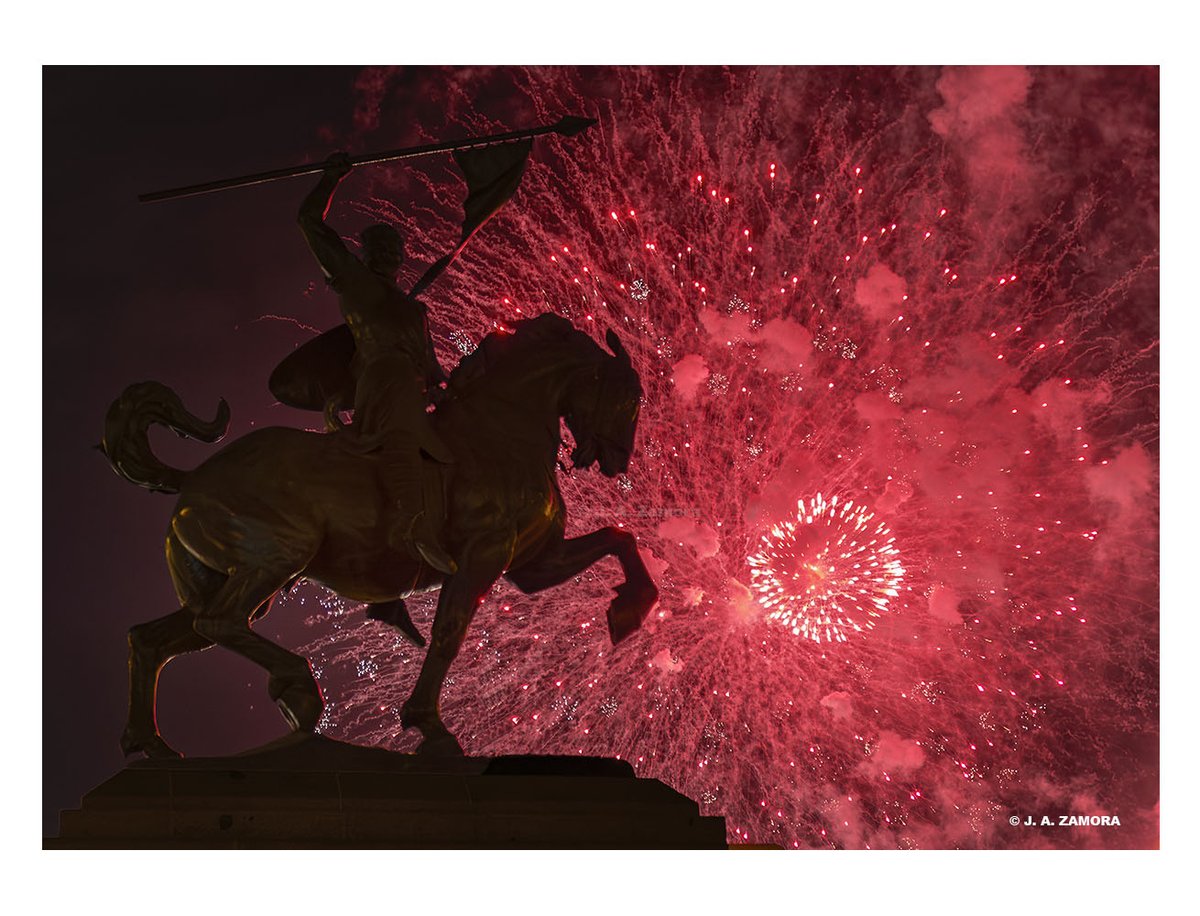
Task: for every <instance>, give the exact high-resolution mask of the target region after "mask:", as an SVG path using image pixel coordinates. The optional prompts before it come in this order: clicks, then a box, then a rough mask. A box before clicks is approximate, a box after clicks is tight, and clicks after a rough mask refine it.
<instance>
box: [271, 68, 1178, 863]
mask: <svg viewBox="0 0 1200 916" xmlns="http://www.w3.org/2000/svg"><path fill="white" fill-rule="evenodd" d="M425 78H426V81H427V84H428V85H427V86H422V87H420V88H421V89H422V91H421V92H416V93H413V92H412V87H411V86H406V87H405V89H404V91H405V93H406V95H405V98H411V97H420V98H422V99H425V100H426V101H424V102H422V103H421V104H427V105H428V106H430V110H429V111H428V112H425V114H427V115H428V117H427V118H425V119H424V120H421V114H422V113H421V112H420V111H416V112H415V114H414V119H415V120H418V121H420V122H421V123H429V124H436V125H438V127H439V129H440V127H441V126H442V124H443V122H444V119H445V118H446V117H449V118H450V120H451V121H452V122H454V123H455V125H457V126H460V127H462V128H466V129H471V130H485V129H498V128H501V127H503V126H504V122H507V121H510V120H511V121H512V123H518V122H520V123H524V121H525V120H529V118H530V117H531V116H537V117H543V118H545V117H552V116H554V115H555V114H556V113H559V112H561V111H580V112H586V113H589V114H593V113H594V114H596V115H598V116H599V117H600V119H601V125H600V127H599V128H597V129H595V131H594V133H595V134H596V136H595V137H591V138H589V142H588V143H581V144H571V145H562V144H559V143H557V141H551V142H549V143H547V144H546V145H545V147H543V148H542V149H540V150H539V153H538V157H537V159H536V161H533V162H531V165H530V169H529V172H528V174H527V177H526V179H525V182H524V184H523V186H522V190H521V191H520V192H519V194H518V196H517V197H516V198H515V199H514V201H513V202H512V203H511V204H510V205H509V206H508V208H507V209H506V210H505V211H503V212H502V213H501V214H500V215H499V216H498V217H497V218H496V219H495V220H494V221H493V223H491V224H489V226H488V227H487V228H486V229H485V230H484V232H482V233H481V234H480V236H479V237H478V238H477V239H476V240H475V241H474V242H473V243H472V246H473V247H472V248H471V249H470V250H469V251H468V252H467V254H466V255H464V257H463V259H462V261H461V263H460V264H459V265H458V266H457V267H456V270H457V273H456V274H455V275H454V277H453V278H452V279H447V280H446V281H443V282H442V284H441V286H440V288H435V289H434V290H431V291H430V293H429V294H428V296H427V298H428V301H429V303H430V311H431V315H432V316H433V317H434V321H435V324H436V325H437V328H438V336H439V339H438V345H439V350H440V352H441V354H442V357H443V360H444V361H446V362H448V363H452V362H453V361H454V360H455V359H457V356H458V355H459V354H461V353H462V352H467V351H469V350H470V349H471V348H472V347H473V346H474V345H475V344H477V342H478V341H479V340H480V339H481V338H482V336H483V335H484V334H485V333H487V332H489V331H490V330H492V329H494V328H495V327H499V326H507V325H508V324H510V323H511V322H513V321H517V320H520V319H521V318H523V317H529V316H532V315H536V314H539V313H541V312H545V311H555V312H558V313H559V314H562V315H565V316H566V317H568V318H570V319H571V320H572V321H574V322H575V323H577V324H578V325H579V326H580V327H584V328H591V329H594V331H595V334H596V335H597V337H598V338H599V336H600V335H602V334H603V332H604V331H605V330H607V329H609V328H613V329H616V331H617V332H618V333H619V334H620V335H621V337H622V340H623V341H624V342H625V344H626V346H627V347H628V348H629V350H630V351H631V353H632V354H633V359H634V362H635V365H636V366H637V367H638V368H639V371H640V372H641V374H642V379H643V384H644V387H645V389H646V398H645V403H644V406H643V410H642V420H641V425H640V430H639V443H638V453H637V454H636V455H635V458H634V462H633V465H632V467H631V469H630V472H629V474H628V475H627V476H626V477H624V478H622V479H620V480H617V481H608V480H605V479H602V478H601V477H600V476H599V475H592V474H577V475H573V476H569V477H564V478H563V480H562V486H563V491H564V496H565V498H566V502H567V507H568V512H569V516H570V517H569V522H568V535H569V536H570V535H574V534H579V533H583V532H585V531H588V530H591V529H593V528H596V527H599V526H602V525H606V524H622V525H624V526H625V527H626V528H628V529H630V530H632V531H634V532H635V533H636V534H637V535H638V536H639V539H640V543H641V545H642V548H643V551H644V552H645V553H647V559H648V565H649V566H650V568H651V571H652V573H653V574H654V575H655V577H656V579H657V581H658V583H659V585H660V588H661V590H662V600H661V603H660V606H659V608H658V609H657V610H656V611H655V612H654V614H653V615H652V618H651V619H650V620H649V621H648V625H647V626H646V627H645V629H644V631H643V632H642V633H641V634H639V635H638V636H636V637H635V638H633V639H630V640H629V641H627V642H626V643H623V644H622V645H621V646H619V647H617V648H613V647H612V646H610V645H609V644H608V642H607V638H606V633H605V627H604V620H603V611H604V608H605V606H606V605H607V602H608V600H609V598H610V597H611V592H610V588H611V586H612V585H613V584H615V583H616V581H618V572H617V569H616V567H615V564H613V565H605V564H600V565H598V566H597V567H595V568H593V569H592V570H589V571H588V572H586V573H585V574H583V575H581V576H579V577H578V578H577V579H576V580H575V581H574V582H572V583H568V584H567V585H565V586H563V587H561V588H559V589H556V590H554V591H553V592H550V593H547V594H546V595H545V596H544V597H542V596H539V597H536V598H531V597H526V596H522V595H520V594H519V593H517V592H515V591H514V590H512V589H510V588H508V587H507V586H503V585H501V586H498V588H497V590H496V591H495V592H494V593H493V595H492V596H491V598H490V599H489V600H488V602H487V603H486V604H485V606H484V607H483V608H482V609H481V611H480V613H479V614H478V616H477V618H476V622H475V623H474V625H473V626H472V628H471V630H470V632H469V633H468V636H467V640H466V643H465V645H464V649H463V651H462V654H461V655H460V656H459V659H458V661H457V663H456V665H455V667H454V668H452V669H451V676H450V678H449V680H448V681H447V685H448V686H447V689H446V692H445V695H444V701H443V707H444V716H445V719H446V721H447V723H448V724H449V726H450V727H451V728H452V729H454V730H456V732H457V733H458V734H459V736H460V738H461V739H462V741H463V743H464V745H465V747H466V748H467V750H468V753H472V754H477V755H486V754H498V753H515V752H523V753H587V754H604V755H612V756H620V757H622V758H624V759H627V760H630V761H631V762H632V763H633V764H634V765H635V767H636V768H637V770H638V772H639V773H640V774H641V775H644V776H649V777H655V778H659V779H662V780H663V781H665V782H667V783H668V784H670V785H672V786H674V787H675V788H677V789H679V790H680V791H682V792H685V793H687V794H689V795H690V796H692V797H693V798H695V799H697V800H698V801H699V802H700V803H701V808H702V811H703V812H704V813H709V814H723V815H724V816H725V817H726V818H727V823H728V825H729V829H730V840H731V842H752V843H776V844H779V845H782V846H787V847H813V846H816V847H821V846H825V847H847V848H862V847H871V848H880V847H890V848H895V847H925V848H930V847H933V848H940V847H984V848H988V847H1040V846H1064V847H1088V846H1112V847H1137V846H1146V845H1153V844H1154V843H1155V842H1156V837H1157V810H1156V803H1157V750H1156V747H1157V698H1158V693H1157V691H1158V687H1157V684H1158V680H1157V638H1158V630H1157V626H1158V618H1157V586H1158V580H1157V545H1156V526H1157V511H1158V497H1157V311H1156V308H1157V230H1156V223H1155V220H1156V209H1155V207H1156V205H1155V203H1154V201H1155V200H1156V194H1157V165H1156V148H1155V145H1154V144H1155V140H1154V130H1155V128H1154V123H1155V119H1156V117H1157V113H1156V110H1155V109H1154V105H1153V102H1152V100H1153V98H1154V97H1155V94H1156V91H1157V87H1156V85H1155V82H1154V80H1155V78H1154V76H1153V74H1152V72H1148V71H1147V72H1142V71H1129V70H1125V71H1115V70H1103V69H1098V70H1092V69H1085V68H1073V69H1070V70H1050V69H1048V70H1037V71H1032V72H1027V71H1024V70H1020V69H1013V70H1009V69H997V70H945V71H941V70H937V69H904V70H876V69H868V70H842V69H836V70H835V69H815V70H803V69H792V70H767V69H743V70H737V69H734V70H715V69H696V68H690V69H684V70H653V69H651V70H645V69H632V68H628V69H627V68H620V69H590V70H588V69H585V70H580V71H566V70H553V69H550V70H495V71H486V70H485V71H477V72H474V73H472V74H470V75H462V74H457V73H455V72H453V71H445V72H434V73H429V74H426V77H425ZM393 79H395V80H398V79H399V76H395V77H394V78H393ZM384 81H385V82H387V80H386V79H385V80H384ZM398 86H399V84H398V83H396V85H395V86H393V89H394V90H395V89H397V87H398ZM426 90H427V91H426ZM498 96H499V97H503V98H508V99H512V100H513V102H512V110H511V111H504V112H497V113H496V115H495V117H496V121H489V120H487V119H485V118H482V117H479V116H477V115H475V114H473V113H472V106H471V105H470V104H469V102H468V100H469V99H472V98H483V97H487V98H495V97H498ZM386 97H387V96H386V93H385V94H384V96H383V98H386ZM378 98H379V97H376V99H377V101H378ZM1082 98H1089V99H1092V100H1093V102H1094V104H1090V105H1089V106H1088V107H1084V106H1083V105H1082V104H1081V102H1080V99H1082ZM414 104H415V103H414ZM435 110H437V111H440V112H442V113H441V114H435V113H434V112H435ZM406 139H407V138H406ZM457 193H459V192H458V191H457V189H456V185H455V184H454V181H453V180H452V179H451V177H450V175H449V172H446V173H442V172H441V171H439V170H438V169H437V168H434V169H433V170H431V171H430V172H429V173H408V172H406V173H399V172H389V173H387V174H385V175H381V176H379V177H378V178H377V179H376V184H375V185H374V186H373V187H372V188H371V189H370V193H369V194H368V195H367V196H365V197H363V198H362V199H360V201H359V202H358V204H357V210H358V211H359V212H360V214H361V216H362V217H363V221H364V222H365V221H366V220H367V219H373V218H377V217H380V216H382V217H385V218H389V219H392V220H394V221H395V222H396V223H397V224H398V225H399V226H400V227H401V228H402V230H403V231H404V232H405V233H406V235H407V236H408V238H409V239H410V244H409V248H410V252H411V253H412V254H413V255H414V256H415V258H416V260H424V261H425V262H428V261H430V260H432V259H433V258H435V257H436V256H437V255H438V254H439V253H440V252H441V250H443V249H445V248H447V247H449V243H450V241H451V240H452V238H453V236H454V234H455V232H456V229H455V227H454V226H453V225H452V224H451V220H452V217H453V214H454V213H455V212H456V207H457V203H458V200H457V198H456V196H455V195H456V194H457ZM410 200H411V201H415V202H416V203H415V205H414V206H408V205H407V202H408V201H410ZM390 201H404V202H405V205H404V206H398V205H395V204H393V203H390ZM818 493H821V494H826V495H827V496H830V497H831V495H832V494H838V496H839V505H840V506H846V507H848V506H850V505H851V504H853V507H854V511H855V512H857V513H860V514H859V515H858V516H857V517H858V518H860V519H868V518H870V521H869V522H866V523H865V524H867V525H868V529H869V531H870V532H871V533H872V537H875V538H876V539H877V543H876V544H875V545H874V547H873V548H872V550H877V551H878V556H877V558H876V559H875V560H874V562H876V563H877V564H878V565H877V567H876V571H877V575H878V577H879V583H878V585H879V588H881V589H883V590H884V591H886V595H885V596H883V597H886V602H887V611H886V613H882V614H880V615H879V616H878V617H874V616H872V613H873V612H872V609H874V613H878V612H879V610H880V607H879V604H878V602H877V601H874V600H873V598H878V597H881V596H879V595H876V594H874V593H873V592H870V591H868V592H867V593H866V594H864V595H863V596H862V597H861V598H860V599H857V600H856V603H855V605H854V609H853V613H849V612H847V613H846V614H843V618H844V622H843V624H842V625H841V626H840V628H838V627H836V626H835V625H834V624H829V625H827V629H825V630H822V629H821V627H820V626H819V625H818V624H817V623H816V621H818V620H819V619H820V614H818V615H817V616H813V617H810V616H807V615H806V612H805V611H804V610H803V607H804V605H798V606H797V605H794V604H791V605H788V606H789V607H792V610H790V611H789V610H784V605H783V604H781V603H780V602H781V599H779V598H778V596H776V597H775V598H773V597H772V596H773V595H775V593H774V592H772V591H771V590H770V587H765V597H764V585H763V583H764V581H765V580H764V579H763V578H762V577H763V576H764V574H765V571H766V570H767V565H765V564H764V558H765V556H766V555H765V554H764V552H763V545H764V543H779V542H780V537H781V536H780V535H775V536H774V537H773V535H772V532H784V533H787V537H790V538H793V539H795V538H796V537H797V536H798V534H799V533H800V528H803V527H806V526H800V527H799V528H795V529H794V530H792V531H790V532H788V529H787V526H788V525H793V526H794V525H795V523H796V510H797V503H798V501H799V500H812V499H813V498H814V496H815V494H818ZM821 499H822V503H821V505H830V506H831V505H832V499H831V498H830V499H829V502H828V503H825V502H824V497H822V498H821ZM809 505H810V509H811V506H812V504H811V503H810V504H809ZM812 515H813V516H814V517H818V516H820V517H823V518H825V519H826V524H827V525H828V524H831V522H830V519H832V516H831V515H828V514H825V515H822V513H821V512H817V511H813V512H812ZM843 520H844V519H843ZM877 526H880V527H877ZM882 526H886V531H887V534H886V536H885V534H884V531H885V529H884V527H882ZM893 537H894V539H895V540H894V544H892V543H891V541H890V539H891V538H893ZM764 538H765V539H766V541H765V542H764ZM885 543H887V544H888V546H887V549H886V551H885V550H884V549H883V548H882V545H884V544H885ZM806 547H807V548H808V549H811V550H813V551H815V552H816V554H817V555H820V552H821V549H822V548H821V546H820V545H819V544H807V545H806V544H801V545H799V549H801V552H803V549H805V548H806ZM893 551H895V553H893ZM776 552H777V553H778V551H776ZM868 562H870V560H868ZM901 570H902V572H901ZM756 576H757V578H756ZM810 584H811V583H810ZM844 584H845V583H843V585H844ZM893 593H894V594H893ZM289 600H292V601H301V602H303V603H304V604H305V606H306V607H309V608H311V613H310V617H309V622H310V623H311V624H312V630H313V640H312V642H311V644H310V645H309V646H307V647H306V648H305V651H306V653H307V654H308V655H309V657H310V658H312V659H313V662H314V666H315V667H316V668H317V669H318V670H319V672H320V678H321V684H322V688H323V690H324V691H325V693H326V696H327V698H328V699H329V701H330V709H329V710H328V713H327V717H326V721H325V723H324V727H325V729H326V730H327V731H328V732H329V733H330V734H333V735H336V736H338V737H342V738H345V739H348V740H355V741H362V742H368V743H379V744H383V745H386V746H389V747H394V748H397V749H411V748H412V747H413V746H414V745H415V743H416V738H415V736H411V735H408V734H406V733H404V732H403V731H402V730H401V728H400V725H399V708H400V704H401V703H402V702H403V700H404V698H405V697H406V696H407V694H408V691H409V690H410V689H411V686H412V683H413V681H414V679H415V676H416V671H417V668H418V667H419V664H420V659H421V656H420V654H419V653H417V652H415V651H414V650H413V649H412V648H411V647H409V646H407V645H405V644H403V643H402V642H401V641H400V640H399V639H398V638H397V637H396V635H395V634H394V633H393V632H392V631H390V630H388V629H387V628H386V627H384V626H382V625H377V624H364V623H363V621H362V611H361V609H359V608H355V607H354V606H342V605H340V604H339V603H338V602H331V601H329V600H328V599H327V598H324V597H318V598H317V600H318V602H319V603H317V604H314V603H313V601H314V596H313V595H312V593H311V592H310V593H308V595H307V596H304V595H301V596H300V597H297V598H293V599H289ZM772 601H774V603H772ZM432 607H433V604H432V600H431V599H429V598H425V599H418V600H415V601H413V602H412V608H413V612H414V613H413V616H414V619H415V620H416V621H417V623H418V626H420V627H421V628H422V629H423V630H426V631H427V630H428V626H429V624H430V622H431V614H432ZM821 613H825V612H821ZM772 615H775V616H776V617H779V616H784V617H786V618H787V619H790V620H791V621H793V623H794V624H796V625H795V626H780V625H779V621H777V620H772V619H771V618H772ZM789 615H790V616H789ZM797 622H798V623H797ZM871 622H874V624H875V625H874V627H873V628H871V627H870V623H871ZM855 624H857V625H858V628H860V629H861V632H858V631H856V627H855V626H854V625H855ZM806 627H807V629H806ZM794 628H796V629H800V631H801V632H800V634H799V635H800V636H804V635H813V634H814V633H817V632H820V634H821V637H822V638H821V640H820V641H816V640H815V639H806V638H798V636H797V634H796V633H794V632H793V629H794ZM845 631H848V632H845ZM830 635H832V636H833V639H832V641H831V640H830V639H829V638H828V636H830ZM839 635H841V636H844V637H845V638H844V639H839V638H838V636H839ZM1042 812H1047V813H1079V814H1117V815H1119V816H1120V817H1121V822H1122V826H1121V828H1120V829H1116V830H1114V829H1108V828H1065V829H1063V830H1061V831H1047V830H1042V831H1038V830H1034V829H1030V828H1016V827H1011V826H1009V823H1008V819H1009V817H1010V816H1011V815H1014V814H1020V815H1024V814H1027V813H1042Z"/></svg>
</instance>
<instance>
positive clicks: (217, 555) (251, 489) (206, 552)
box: [171, 428, 438, 602]
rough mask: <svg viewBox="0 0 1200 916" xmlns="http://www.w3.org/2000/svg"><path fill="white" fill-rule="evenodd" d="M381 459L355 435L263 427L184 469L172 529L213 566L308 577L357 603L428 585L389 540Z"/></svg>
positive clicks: (433, 582) (425, 577)
mask: <svg viewBox="0 0 1200 916" xmlns="http://www.w3.org/2000/svg"><path fill="white" fill-rule="evenodd" d="M375 464H376V459H375V458H373V457H372V455H370V454H363V453H362V451H361V450H360V449H358V448H356V446H355V443H354V440H353V434H352V433H350V432H349V431H347V432H345V433H336V434H332V435H331V434H316V433H306V432H301V431H298V430H291V429H282V428H271V429H264V430H260V431H258V432H255V433H251V434H250V435H248V436H245V437H244V438H242V439H239V440H237V441H236V442H234V443H232V444H231V445H229V446H228V447H227V448H225V449H223V450H222V451H221V452H219V453H218V454H216V455H214V456H213V457H212V458H210V459H209V460H208V461H206V462H205V463H204V464H202V465H201V466H200V467H199V468H197V469H196V470H195V471H193V472H192V473H191V474H189V475H188V477H187V479H186V481H185V482H184V486H183V487H182V489H181V491H180V497H179V501H178V503H177V505H176V509H175V513H174V515H173V516H172V518H171V532H172V534H173V535H174V536H175V537H176V538H177V539H178V540H179V541H180V543H181V544H182V545H183V546H185V547H186V548H187V550H188V551H189V553H191V554H192V555H193V556H194V557H195V558H196V559H198V560H199V561H200V562H202V563H203V564H204V565H206V566H208V567H210V568H212V569H216V570H228V569H245V568H251V567H252V568H258V569H263V570H266V569H269V570H272V571H274V572H275V574H276V575H277V576H278V577H280V578H281V580H282V581H281V584H283V583H286V582H287V581H289V580H290V579H293V578H295V577H296V576H304V577H306V578H310V579H313V580H314V581H317V582H320V583H322V584H323V585H326V586H328V587H329V588H330V589H332V590H333V591H335V592H337V593H338V594H339V595H341V596H343V597H345V598H349V599H351V600H353V601H364V602H379V601H387V600H391V599H394V598H397V597H399V596H401V595H404V594H407V593H409V592H412V591H414V590H421V589H423V588H429V587H432V586H434V585H436V583H437V581H438V577H435V576H432V575H429V573H428V572H427V571H425V572H424V574H422V571H421V569H420V565H419V564H418V563H417V562H416V561H415V560H413V559H412V558H410V557H407V556H405V555H403V554H399V553H397V552H396V551H394V550H391V549H390V548H388V546H387V526H388V520H387V518H386V517H385V514H384V508H385V506H386V499H385V498H384V493H383V489H382V487H381V484H380V482H379V478H378V475H377V473H376V470H375ZM173 575H174V572H173Z"/></svg>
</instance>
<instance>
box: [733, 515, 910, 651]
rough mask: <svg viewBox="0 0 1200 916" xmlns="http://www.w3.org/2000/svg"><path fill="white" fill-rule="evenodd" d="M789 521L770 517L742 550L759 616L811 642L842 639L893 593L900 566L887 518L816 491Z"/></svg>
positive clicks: (866, 625)
mask: <svg viewBox="0 0 1200 916" xmlns="http://www.w3.org/2000/svg"><path fill="white" fill-rule="evenodd" d="M796 508H797V514H796V518H795V520H794V521H790V522H784V523H783V524H779V525H774V526H773V527H772V528H771V531H770V533H769V534H767V535H766V536H764V537H763V539H762V544H761V546H760V548H759V552H758V553H756V554H755V555H754V556H752V557H750V558H749V560H748V561H747V562H749V564H750V583H751V587H752V588H753V589H754V590H755V591H756V592H758V595H759V601H760V602H761V603H762V605H763V607H765V608H766V609H767V619H768V620H776V621H779V622H780V623H782V624H783V625H784V626H786V627H788V628H789V629H790V630H791V631H792V633H793V634H795V635H796V636H805V637H807V638H809V639H811V640H813V641H814V642H821V641H822V640H824V641H825V642H845V641H846V633H847V631H850V632H854V633H861V632H863V631H864V630H869V629H871V628H872V627H874V626H875V618H877V617H879V616H880V615H881V614H882V613H883V612H884V611H886V610H887V609H888V604H889V602H890V601H891V600H892V599H893V598H895V597H896V596H897V595H899V594H900V591H899V589H900V585H901V583H902V582H903V581H904V567H903V566H901V565H900V552H899V551H898V550H897V549H896V547H895V541H896V539H895V538H894V537H892V534H891V532H890V531H889V530H888V527H887V525H885V524H884V523H883V522H880V521H877V520H876V519H875V514H874V513H873V512H868V511H867V510H866V509H864V508H863V507H861V506H856V505H855V504H854V501H853V500H845V501H844V502H842V503H841V504H840V505H839V503H838V497H836V496H834V497H832V498H831V499H829V500H828V501H826V500H825V499H824V497H822V495H821V494H820V493H818V494H817V495H816V497H815V498H814V499H813V500H812V501H811V503H807V504H806V503H805V501H804V500H803V499H802V500H800V501H799V503H798V504H797V506H796Z"/></svg>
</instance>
